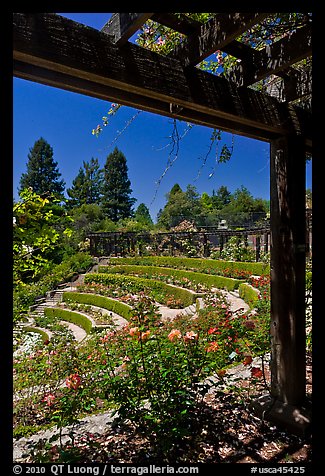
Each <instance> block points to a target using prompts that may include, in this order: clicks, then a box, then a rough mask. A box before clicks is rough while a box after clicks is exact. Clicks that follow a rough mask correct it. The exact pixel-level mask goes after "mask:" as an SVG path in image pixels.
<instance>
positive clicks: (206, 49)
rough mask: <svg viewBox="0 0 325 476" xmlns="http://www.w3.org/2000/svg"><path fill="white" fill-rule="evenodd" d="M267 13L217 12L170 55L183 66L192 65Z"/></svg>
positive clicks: (228, 41) (221, 47)
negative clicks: (197, 32)
mask: <svg viewBox="0 0 325 476" xmlns="http://www.w3.org/2000/svg"><path fill="white" fill-rule="evenodd" d="M268 15H269V14H268V13H219V14H217V15H216V16H215V17H214V18H211V20H209V21H208V22H207V23H204V24H202V25H201V27H200V31H199V34H198V35H197V34H196V33H194V34H192V35H190V36H189V37H188V39H187V41H184V42H183V43H181V44H180V45H178V46H177V47H176V48H175V49H174V51H172V52H171V53H170V56H172V57H173V58H177V59H178V60H179V61H181V62H182V63H183V64H184V65H185V66H194V65H196V64H198V63H200V62H201V61H202V60H204V59H205V58H207V57H208V56H210V55H211V54H212V53H214V52H215V51H216V50H222V49H223V48H224V47H225V46H226V45H227V44H229V43H231V42H232V41H233V40H234V39H235V38H237V37H238V36H239V35H241V34H242V33H243V32H244V31H246V30H247V29H248V28H250V27H252V26H253V25H255V24H256V23H258V22H259V21H261V20H262V19H264V18H265V17H266V16H268Z"/></svg>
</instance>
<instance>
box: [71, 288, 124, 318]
mask: <svg viewBox="0 0 325 476" xmlns="http://www.w3.org/2000/svg"><path fill="white" fill-rule="evenodd" d="M62 299H63V301H64V302H67V303H69V302H77V303H79V304H90V305H91V306H98V307H101V308H103V309H107V310H108V311H111V312H115V313H116V314H118V315H119V316H122V317H124V318H125V319H129V318H130V317H131V316H132V308H131V307H130V306H128V305H127V304H124V303H123V302H119V301H116V300H115V299H111V298H108V297H106V296H100V295H99V294H91V293H77V292H70V291H67V292H64V293H63V297H62Z"/></svg>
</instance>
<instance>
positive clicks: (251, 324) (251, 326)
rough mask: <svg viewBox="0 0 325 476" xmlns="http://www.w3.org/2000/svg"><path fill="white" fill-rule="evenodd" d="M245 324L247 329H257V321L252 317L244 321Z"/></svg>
mask: <svg viewBox="0 0 325 476" xmlns="http://www.w3.org/2000/svg"><path fill="white" fill-rule="evenodd" d="M244 326H245V327H246V329H255V327H256V325H255V322H254V321H252V320H251V319H249V320H247V321H246V322H244Z"/></svg>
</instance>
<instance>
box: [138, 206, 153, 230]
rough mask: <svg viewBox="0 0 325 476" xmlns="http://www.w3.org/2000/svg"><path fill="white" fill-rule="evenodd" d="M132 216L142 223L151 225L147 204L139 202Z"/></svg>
mask: <svg viewBox="0 0 325 476" xmlns="http://www.w3.org/2000/svg"><path fill="white" fill-rule="evenodd" d="M134 218H135V219H136V220H137V221H138V222H139V223H142V224H144V225H148V226H151V225H153V221H152V218H151V216H150V211H149V208H148V207H147V205H145V204H144V203H140V204H139V206H138V208H137V209H136V211H135V214H134Z"/></svg>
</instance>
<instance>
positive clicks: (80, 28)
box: [13, 13, 311, 142]
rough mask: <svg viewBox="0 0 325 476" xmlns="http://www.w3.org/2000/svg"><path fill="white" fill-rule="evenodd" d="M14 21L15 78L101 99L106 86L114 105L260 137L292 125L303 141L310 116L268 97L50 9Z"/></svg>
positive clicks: (21, 16) (308, 136) (269, 136)
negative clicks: (116, 40) (120, 44)
mask: <svg viewBox="0 0 325 476" xmlns="http://www.w3.org/2000/svg"><path fill="white" fill-rule="evenodd" d="M13 20H14V21H13V24H14V41H13V46H14V48H13V56H14V75H16V76H19V77H26V78H28V79H30V80H32V81H37V82H38V81H39V82H42V83H44V84H50V85H52V86H57V87H64V88H65V89H70V90H72V91H76V92H81V93H82V94H89V95H90V96H95V97H100V98H102V99H104V98H105V97H106V93H105V91H104V90H105V88H107V91H108V92H107V97H106V99H108V100H112V99H113V100H115V97H116V96H115V95H118V97H119V99H117V97H116V101H117V102H119V103H121V104H130V102H132V106H133V107H137V108H140V109H146V110H150V111H151V112H157V113H158V114H161V111H162V109H164V111H165V114H166V115H169V116H171V117H179V118H183V119H184V120H188V121H190V122H191V121H192V120H193V119H194V122H195V118H196V121H197V122H199V123H200V122H201V121H202V124H204V123H205V122H204V121H205V118H207V122H209V123H210V125H211V126H212V127H220V128H221V129H222V128H223V127H224V126H226V127H227V129H226V130H229V131H233V132H234V133H243V134H244V135H248V136H250V137H255V138H259V139H261V140H270V139H272V138H273V137H275V135H279V134H283V133H285V132H286V131H288V130H296V129H297V128H298V129H299V131H300V133H302V134H304V133H306V134H307V136H306V140H307V142H309V141H310V138H311V135H310V131H309V127H310V125H309V124H310V123H311V121H310V119H309V114H308V113H305V112H304V111H300V112H299V115H298V113H297V114H295V111H294V110H288V109H287V108H286V107H285V106H284V105H282V104H279V103H278V101H277V100H275V99H273V98H271V97H269V96H267V95H263V94H261V93H258V92H256V91H253V90H245V89H242V88H241V89H240V88H236V87H235V85H234V84H233V83H231V82H229V81H227V80H226V79H224V78H220V77H216V76H214V75H212V74H209V73H207V72H203V71H201V70H199V69H198V68H184V67H183V66H182V65H181V64H180V62H179V61H177V60H175V59H172V58H168V57H164V56H162V55H159V54H157V53H154V52H151V51H148V50H146V49H144V48H141V47H139V46H137V45H133V44H131V43H127V44H125V45H124V47H123V48H118V47H117V46H116V45H114V44H112V42H111V41H110V37H108V36H107V35H106V34H104V33H101V32H99V31H98V30H95V29H93V28H89V27H86V26H84V25H81V24H79V23H76V22H73V21H72V20H68V19H66V18H63V17H60V16H59V15H56V14H48V13H42V14H25V13H14V14H13ZM65 78H66V79H69V81H70V83H69V81H67V84H65V83H64V81H65ZM94 85H96V88H97V90H96V88H95V89H93V88H94ZM79 89H80V91H78V90H79ZM111 93H112V95H111ZM173 115H174V116H173ZM175 115H177V116H175ZM304 116H305V117H304ZM293 119H294V120H293ZM212 124H213V125H212Z"/></svg>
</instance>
